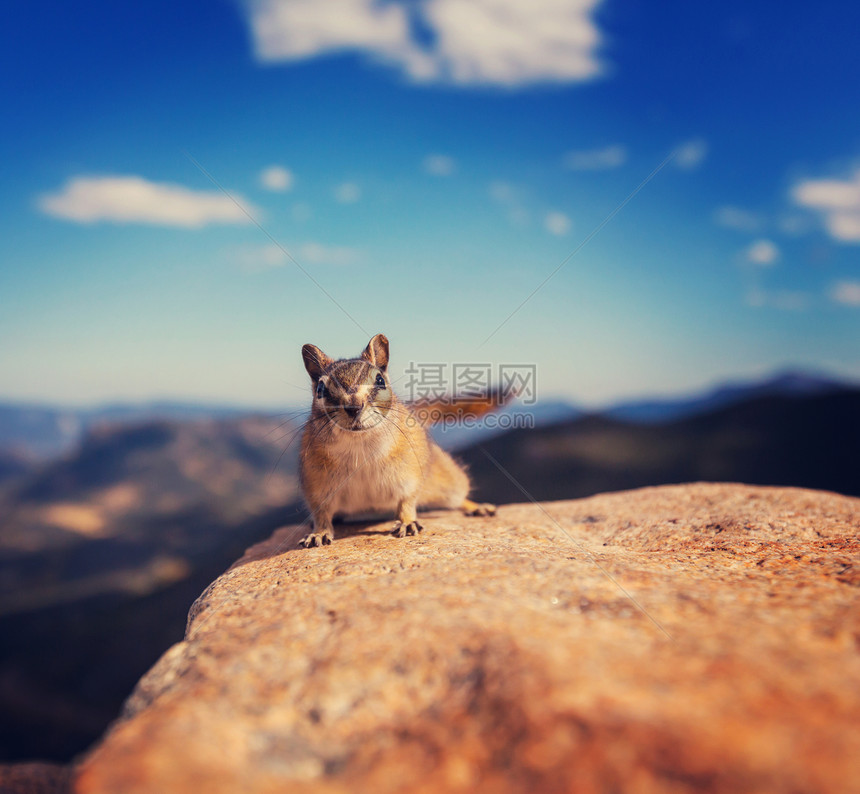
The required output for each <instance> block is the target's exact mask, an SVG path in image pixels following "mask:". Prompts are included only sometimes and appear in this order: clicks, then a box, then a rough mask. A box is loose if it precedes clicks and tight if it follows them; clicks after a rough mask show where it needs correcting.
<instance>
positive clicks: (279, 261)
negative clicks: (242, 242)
mask: <svg viewBox="0 0 860 794" xmlns="http://www.w3.org/2000/svg"><path fill="white" fill-rule="evenodd" d="M235 259H236V261H237V262H238V263H239V267H241V268H242V270H244V271H245V272H246V273H262V272H263V271H265V270H272V269H274V268H276V267H283V266H284V265H286V264H287V262H289V257H288V256H287V255H286V254H285V253H284V252H283V251H282V250H281V248H280V247H279V246H277V245H263V246H255V247H249V248H241V249H239V250H238V251H236V253H235Z"/></svg>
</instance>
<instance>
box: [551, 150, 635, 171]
mask: <svg viewBox="0 0 860 794" xmlns="http://www.w3.org/2000/svg"><path fill="white" fill-rule="evenodd" d="M626 161H627V149H625V148H624V147H623V146H621V145H620V144H614V145H612V146H604V147H603V148H602V149H587V150H585V151H579V152H568V153H567V154H566V155H565V157H564V165H565V167H566V168H569V169H571V170H572V171H605V170H607V169H609V168H618V167H619V166H621V165H624V163H625V162H626Z"/></svg>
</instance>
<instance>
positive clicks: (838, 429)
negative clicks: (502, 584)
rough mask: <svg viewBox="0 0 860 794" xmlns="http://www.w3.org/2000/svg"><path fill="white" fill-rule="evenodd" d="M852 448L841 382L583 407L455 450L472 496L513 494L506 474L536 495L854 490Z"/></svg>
mask: <svg viewBox="0 0 860 794" xmlns="http://www.w3.org/2000/svg"><path fill="white" fill-rule="evenodd" d="M858 449H860V390H856V389H855V390H849V389H842V390H839V391H834V392H832V393H824V394H811V395H794V396H785V395H782V396H759V397H754V398H752V399H749V400H746V401H745V402H742V403H738V404H734V405H730V406H728V407H724V408H721V409H719V410H717V411H714V412H711V413H707V414H702V415H697V416H692V417H688V418H685V419H678V420H674V421H671V422H664V423H660V424H657V423H648V424H642V423H635V424H634V423H631V422H620V421H618V420H616V419H612V418H610V417H608V416H602V415H592V416H586V417H583V418H581V419H578V420H574V421H572V422H563V423H560V424H556V425H551V426H547V427H543V428H539V429H537V430H533V431H521V430H513V431H511V432H509V433H506V434H504V435H502V436H498V437H496V438H493V439H490V440H488V441H487V442H485V443H482V444H479V445H475V446H473V447H469V448H467V449H464V450H460V451H459V453H458V455H459V457H460V458H461V459H462V460H464V461H465V462H466V463H467V464H468V466H469V469H470V472H471V474H472V477H473V479H474V481H475V483H476V484H477V498H479V499H485V500H489V501H498V502H517V501H522V500H523V499H527V498H528V497H527V496H526V495H525V494H524V493H523V492H521V491H520V490H519V489H518V486H517V485H516V484H515V483H519V485H520V486H522V487H523V488H524V489H525V491H526V492H528V494H529V495H531V496H532V497H534V498H535V499H538V500H549V499H570V498H576V497H581V496H589V495H591V494H595V493H601V492H604V491H619V490H625V489H628V488H639V487H642V486H647V485H661V484H667V483H681V482H694V481H697V480H708V481H717V482H745V483H751V484H758V485H785V486H800V487H806V488H819V489H823V490H829V491H838V492H839V493H843V494H848V495H854V496H860V465H858V463H857V450H858ZM483 450H486V452H487V453H489V455H491V456H492V457H493V458H494V459H495V460H496V461H497V462H498V463H499V465H500V466H501V467H502V469H504V471H502V470H501V469H500V468H499V467H497V466H496V465H495V464H494V463H493V462H492V460H491V459H490V458H489V457H488V456H487V455H486V454H484V451H483ZM505 472H507V474H506V473H505ZM508 475H510V478H509V476H508Z"/></svg>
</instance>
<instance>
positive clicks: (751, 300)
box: [746, 287, 809, 312]
mask: <svg viewBox="0 0 860 794" xmlns="http://www.w3.org/2000/svg"><path fill="white" fill-rule="evenodd" d="M746 303H747V306H751V307H753V308H756V309H758V308H763V307H768V308H771V309H779V310H780V311H785V312H800V311H804V310H805V309H807V308H809V295H808V294H807V293H805V292H793V291H791V290H778V291H775V292H769V291H765V290H763V289H761V288H758V287H755V288H753V289H751V290H749V291H748V292H747V294H746Z"/></svg>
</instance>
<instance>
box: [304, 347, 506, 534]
mask: <svg viewBox="0 0 860 794" xmlns="http://www.w3.org/2000/svg"><path fill="white" fill-rule="evenodd" d="M388 349H389V348H388V339H386V338H385V336H383V335H382V334H377V335H376V336H374V337H373V339H371V340H370V342H369V344H368V345H367V347H366V348H365V350H364V351H363V352H362V354H361V355H360V356H359V357H358V358H356V359H345V360H341V361H335V360H334V359H332V358H330V357H329V356H327V355H326V354H325V353H323V352H322V350H320V349H319V348H318V347H315V346H314V345H305V346H304V347H303V348H302V358H303V359H304V362H305V368H306V369H307V371H308V374H309V375H310V377H311V381H312V383H313V386H314V400H313V405H312V407H311V416H310V419H309V420H308V423H307V425H306V426H305V430H304V433H303V435H302V444H301V467H300V476H301V484H302V491H303V493H304V497H305V501H306V502H307V504H308V507H309V508H310V511H311V514H312V516H313V522H314V531H313V532H311V533H310V534H308V535H307V536H306V537H305V538H303V539H302V540H301V542H300V545H301V546H304V547H308V546H321V545H323V544H326V543H331V542H332V540H333V539H334V527H333V520H334V518H335V516H336V515H338V514H341V515H343V514H346V515H349V514H356V513H367V512H388V511H392V510H393V511H394V512H395V513H396V515H397V523H396V524H395V527H394V531H393V534H394V535H396V536H397V537H403V536H404V535H414V534H416V533H418V532H420V531H421V530H422V529H423V527H422V526H421V524H420V523H419V522H418V509H419V508H428V509H429V508H457V507H459V508H460V509H461V510H463V512H464V513H466V515H493V514H494V513H495V509H496V508H495V506H494V505H490V504H479V503H477V502H473V501H471V500H470V499H468V498H467V497H468V494H469V490H470V483H469V477H468V475H467V474H466V471H465V469H463V467H462V466H460V465H459V464H458V463H457V462H456V461H455V460H454V459H453V458H452V457H451V456H450V455H449V454H448V453H447V452H445V451H444V450H442V449H440V448H439V447H438V446H437V445H436V444H435V443H434V442H433V440H432V439H431V438H430V437H429V436H428V435H427V431H426V430H425V429H424V427H423V425H422V424H421V422H420V421H419V420H418V419H417V418H416V416H415V414H414V413H413V412H412V410H410V408H409V406H407V405H406V404H404V403H403V402H401V401H400V400H398V399H397V396H396V395H395V394H394V393H393V392H392V390H391V384H390V382H389V380H388V374H387V369H388Z"/></svg>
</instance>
